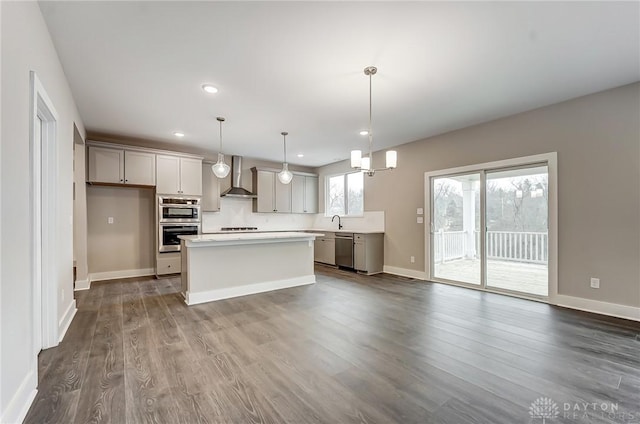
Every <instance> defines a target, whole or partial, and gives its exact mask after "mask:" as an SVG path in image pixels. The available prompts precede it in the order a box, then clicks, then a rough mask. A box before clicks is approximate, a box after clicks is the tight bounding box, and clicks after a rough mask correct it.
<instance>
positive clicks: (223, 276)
mask: <svg viewBox="0 0 640 424" xmlns="http://www.w3.org/2000/svg"><path fill="white" fill-rule="evenodd" d="M186 250H187V254H186V255H185V256H187V257H188V260H187V261H186V266H187V269H186V270H185V269H183V271H186V272H187V273H188V280H187V284H188V289H187V291H186V296H185V297H186V299H185V300H186V302H187V304H189V305H193V304H196V303H203V302H209V301H213V300H219V299H227V298H230V297H236V296H244V295H247V294H253V293H261V292H265V291H270V290H277V289H282V288H287V287H295V286H299V285H304V284H313V283H315V275H314V270H313V241H309V240H293V241H287V242H277V243H268V242H265V243H258V244H241V245H218V246H206V247H205V246H202V247H191V248H189V247H187V249H186Z"/></svg>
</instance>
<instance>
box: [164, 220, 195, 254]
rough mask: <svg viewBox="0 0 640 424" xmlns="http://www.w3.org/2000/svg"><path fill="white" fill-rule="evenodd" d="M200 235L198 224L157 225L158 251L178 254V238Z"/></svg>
mask: <svg viewBox="0 0 640 424" xmlns="http://www.w3.org/2000/svg"><path fill="white" fill-rule="evenodd" d="M199 233H200V224H199V223H198V224H188V223H164V224H163V223H160V225H158V251H159V252H179V251H180V239H179V238H178V237H179V236H191V235H197V234H199Z"/></svg>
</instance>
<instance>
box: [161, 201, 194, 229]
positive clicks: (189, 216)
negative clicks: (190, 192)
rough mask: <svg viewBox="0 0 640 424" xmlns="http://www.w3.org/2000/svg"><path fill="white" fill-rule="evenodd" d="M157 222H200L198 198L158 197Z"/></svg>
mask: <svg viewBox="0 0 640 424" xmlns="http://www.w3.org/2000/svg"><path fill="white" fill-rule="evenodd" d="M158 222H160V223H164V222H200V198H199V197H163V196H158Z"/></svg>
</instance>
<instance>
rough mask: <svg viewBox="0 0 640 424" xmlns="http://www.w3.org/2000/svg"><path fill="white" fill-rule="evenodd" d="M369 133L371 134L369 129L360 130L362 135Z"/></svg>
mask: <svg viewBox="0 0 640 424" xmlns="http://www.w3.org/2000/svg"><path fill="white" fill-rule="evenodd" d="M367 134H369V131H367V130H362V131H360V135H367Z"/></svg>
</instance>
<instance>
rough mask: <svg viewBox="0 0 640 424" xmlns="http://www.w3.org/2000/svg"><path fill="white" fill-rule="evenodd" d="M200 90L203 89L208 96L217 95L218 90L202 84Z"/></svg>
mask: <svg viewBox="0 0 640 424" xmlns="http://www.w3.org/2000/svg"><path fill="white" fill-rule="evenodd" d="M202 89H203V90H204V91H206V92H207V93H209V94H214V93H217V92H218V89H217V88H215V87H214V86H213V85H211V84H204V85H203V86H202Z"/></svg>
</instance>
